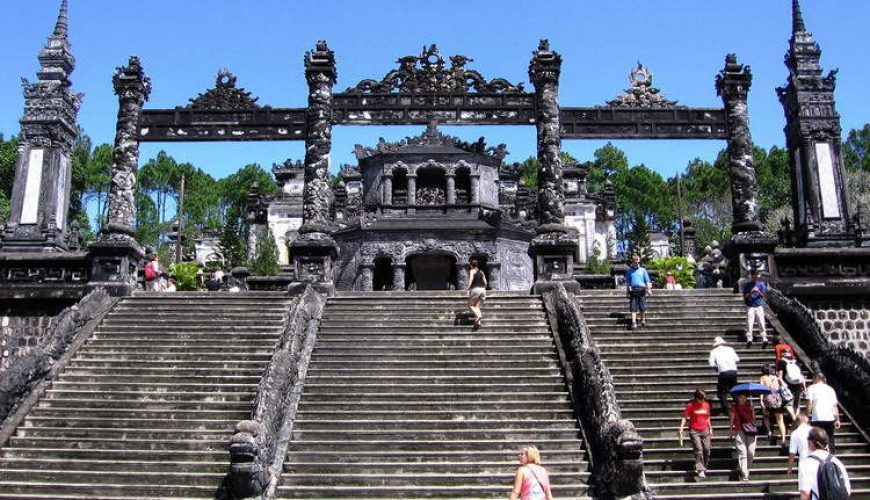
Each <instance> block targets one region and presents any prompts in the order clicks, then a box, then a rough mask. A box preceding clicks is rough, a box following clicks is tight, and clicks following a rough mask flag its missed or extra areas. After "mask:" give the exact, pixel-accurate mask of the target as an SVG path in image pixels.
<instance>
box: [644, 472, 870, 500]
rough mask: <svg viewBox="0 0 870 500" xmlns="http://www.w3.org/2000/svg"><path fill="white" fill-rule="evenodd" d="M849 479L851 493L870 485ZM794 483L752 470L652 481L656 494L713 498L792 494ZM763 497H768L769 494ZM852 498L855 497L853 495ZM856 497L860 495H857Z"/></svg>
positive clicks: (864, 478) (794, 480) (862, 481)
mask: <svg viewBox="0 0 870 500" xmlns="http://www.w3.org/2000/svg"><path fill="white" fill-rule="evenodd" d="M849 480H850V482H851V483H852V488H853V493H854V490H855V489H868V487H870V484H868V481H870V478H867V477H856V478H852V477H851V476H850V477H849ZM796 483H797V479H796V478H794V477H786V476H785V475H784V474H782V475H781V476H780V478H779V479H752V472H751V471H750V481H716V480H705V481H703V482H700V483H653V486H654V489H655V491H656V493H657V495H658V494H662V495H676V496H675V497H672V498H711V497H710V496H709V493H710V492H711V491H712V492H715V494H716V497H714V498H722V497H721V496H720V495H722V494H725V493H733V494H740V497H739V498H745V496H744V495H743V493H744V492H746V491H752V492H753V493H777V492H783V493H788V494H790V495H794V494H795V493H796V490H797V488H796ZM705 493H706V495H705ZM702 495H703V496H702ZM657 498H661V497H660V496H659V497H657ZM734 498H736V497H734ZM763 498H770V496H765V497H763ZM853 498H855V497H854V495H853ZM858 498H862V497H860V496H859V497H858Z"/></svg>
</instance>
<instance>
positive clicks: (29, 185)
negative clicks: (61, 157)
mask: <svg viewBox="0 0 870 500" xmlns="http://www.w3.org/2000/svg"><path fill="white" fill-rule="evenodd" d="M44 155H45V150H44V149H40V148H34V149H31V150H30V156H29V158H28V160H29V161H28V162H27V181H26V183H25V184H24V200H23V201H22V204H21V219H20V221H19V222H20V223H21V224H36V222H37V221H38V220H39V193H40V191H42V167H43V160H44Z"/></svg>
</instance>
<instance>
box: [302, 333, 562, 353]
mask: <svg viewBox="0 0 870 500" xmlns="http://www.w3.org/2000/svg"><path fill="white" fill-rule="evenodd" d="M361 341H364V342H365V348H364V349H365V350H366V351H369V350H374V349H389V350H393V351H396V352H405V351H406V350H414V349H426V350H433V349H434V350H438V351H442V350H446V349H452V348H472V349H483V350H497V349H511V348H513V349H514V350H517V351H530V352H536V351H543V352H549V351H550V348H551V347H552V339H550V338H547V337H543V336H542V337H538V338H534V337H533V338H526V339H524V338H517V339H516V340H515V341H514V342H511V341H510V340H500V339H498V337H496V339H495V340H493V339H486V338H466V339H430V338H412V337H405V338H401V339H385V340H376V339H371V338H368V337H366V338H365V339H364V340H363V339H334V338H323V337H321V338H319V339H317V344H316V345H315V348H316V349H319V350H326V349H337V350H346V349H350V348H353V347H357V350H359V344H360V342H361Z"/></svg>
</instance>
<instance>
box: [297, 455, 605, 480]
mask: <svg viewBox="0 0 870 500" xmlns="http://www.w3.org/2000/svg"><path fill="white" fill-rule="evenodd" d="M513 458H514V460H510V459H505V460H499V461H490V462H486V461H462V462H458V461H448V462H395V461H392V462H380V461H358V462H351V463H348V462H344V461H331V462H325V461H317V462H309V461H286V462H284V472H287V473H291V474H303V473H305V474H309V473H315V474H336V473H337V474H363V473H366V472H367V471H371V472H373V473H375V474H378V475H380V474H385V473H386V474H401V475H410V474H435V473H441V474H457V475H458V477H462V475H465V474H482V475H493V474H505V473H506V472H507V473H508V474H510V475H513V474H514V473H515V471H516V460H515V458H516V457H513ZM588 467H589V464H588V462H584V461H574V460H570V461H556V460H552V459H550V460H547V472H548V473H549V474H550V475H551V476H553V477H554V478H559V479H560V480H561V479H562V478H564V477H565V474H570V473H578V472H579V473H585V472H586V471H587V469H588ZM584 480H585V479H584ZM508 481H510V479H509V480H508Z"/></svg>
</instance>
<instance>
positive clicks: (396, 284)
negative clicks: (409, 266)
mask: <svg viewBox="0 0 870 500" xmlns="http://www.w3.org/2000/svg"><path fill="white" fill-rule="evenodd" d="M393 290H394V291H397V292H401V291H404V290H405V263H404V262H401V263H393Z"/></svg>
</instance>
